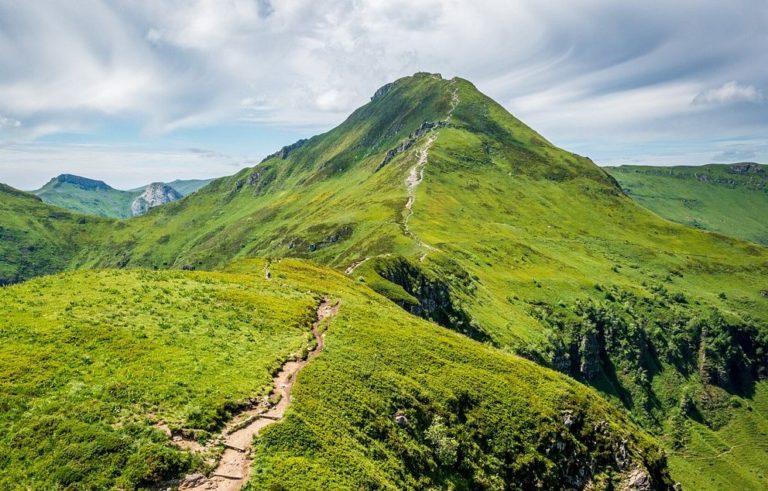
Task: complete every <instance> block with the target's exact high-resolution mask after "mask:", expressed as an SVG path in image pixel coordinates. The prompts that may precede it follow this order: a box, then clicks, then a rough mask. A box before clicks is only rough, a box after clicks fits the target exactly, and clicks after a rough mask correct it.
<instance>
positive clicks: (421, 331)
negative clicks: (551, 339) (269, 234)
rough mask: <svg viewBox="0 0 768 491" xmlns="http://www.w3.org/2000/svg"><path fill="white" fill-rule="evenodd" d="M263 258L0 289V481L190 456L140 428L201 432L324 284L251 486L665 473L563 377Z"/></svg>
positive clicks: (250, 386) (111, 483)
mask: <svg viewBox="0 0 768 491" xmlns="http://www.w3.org/2000/svg"><path fill="white" fill-rule="evenodd" d="M263 265H264V263H263V262H261V261H249V262H240V263H237V264H235V265H233V266H232V267H231V268H230V272H228V273H203V272H199V273H198V272H152V271H146V270H132V271H131V270H129V271H117V270H105V271H94V272H78V273H66V274H61V275H56V276H50V277H46V278H41V279H36V280H32V281H29V282H26V283H24V284H21V285H15V286H12V287H6V288H4V289H2V290H0V306H2V309H3V311H4V312H6V313H7V315H6V316H5V317H4V318H3V319H2V320H0V337H1V338H2V339H0V340H1V341H2V343H0V374H2V377H0V384H2V386H1V387H0V390H2V393H3V394H4V395H5V396H6V397H4V399H3V401H2V403H1V404H2V411H0V429H2V432H0V446H2V448H3V449H5V450H6V452H4V453H3V455H2V458H0V486H2V487H3V488H6V489H10V488H14V487H17V486H19V485H20V486H22V487H24V486H27V487H35V488H55V487H62V488H69V487H71V488H76V489H104V488H110V487H121V488H127V489H133V488H135V487H144V486H149V485H151V484H152V483H155V482H158V481H161V480H163V479H167V478H169V477H174V476H178V475H180V474H181V473H183V472H185V471H189V470H192V469H200V468H201V467H202V465H203V464H202V462H201V461H200V460H199V458H197V457H195V456H193V455H190V454H188V453H186V452H184V451H182V450H180V449H178V448H176V447H173V446H171V445H170V442H169V441H168V437H167V436H165V434H163V433H162V432H160V431H159V430H157V429H155V428H154V427H153V424H154V423H155V422H157V421H158V420H165V421H167V422H168V423H169V424H170V426H171V427H172V428H177V429H181V430H191V429H194V430H197V435H198V436H199V437H200V438H202V439H205V438H206V435H207V433H206V432H209V431H212V430H214V429H215V428H217V427H218V426H219V425H220V423H221V421H222V420H223V419H225V418H227V417H228V415H229V414H230V413H231V412H232V411H233V410H235V409H236V408H237V407H238V405H240V404H242V403H243V402H245V401H247V400H249V399H250V398H253V397H255V396H258V395H260V394H263V393H264V391H265V389H266V386H267V384H268V382H269V379H270V372H271V371H272V370H274V369H275V367H276V366H277V365H276V364H277V361H278V360H280V359H282V358H284V357H285V356H286V355H287V354H288V353H291V352H296V351H297V350H300V349H301V347H302V346H303V345H304V344H305V343H306V342H307V341H308V339H309V336H308V326H309V324H310V323H311V321H312V319H313V317H314V307H315V305H316V304H317V301H318V298H319V297H320V296H321V295H322V296H328V297H331V298H334V299H338V300H340V301H341V310H340V312H339V314H338V315H337V316H336V317H335V318H333V320H332V321H330V325H326V326H324V327H326V328H328V329H329V331H328V333H327V337H326V341H327V346H326V349H325V351H323V353H322V354H321V355H320V356H319V357H318V358H316V359H314V360H313V361H312V362H311V363H310V364H309V365H308V366H307V367H306V368H305V370H303V371H302V372H301V373H300V374H299V380H298V382H297V385H296V386H295V387H294V394H293V402H292V405H291V406H290V408H289V411H288V414H287V416H286V419H285V420H284V421H282V422H281V423H279V424H276V425H273V426H271V427H270V428H269V429H268V430H266V431H265V434H264V436H263V437H262V438H260V439H259V440H258V446H257V449H256V454H255V474H254V479H253V481H252V483H251V486H253V487H256V488H270V489H276V488H280V486H284V487H286V488H287V489H296V488H300V489H307V488H313V487H314V488H317V489H328V488H329V487H332V488H334V489H359V488H360V487H364V488H370V487H378V488H383V489H417V488H423V487H429V486H438V487H444V486H449V485H455V486H457V487H458V488H459V489H470V488H471V489H497V488H498V487H499V485H500V483H502V482H504V481H506V482H510V483H518V484H519V485H520V486H521V487H530V486H532V485H536V484H542V485H545V486H553V485H556V484H557V483H562V482H574V483H577V482H580V483H582V484H583V483H586V482H587V481H590V482H593V483H594V484H595V485H596V486H597V489H601V488H605V487H606V486H609V484H610V483H613V484H618V483H620V482H622V481H624V480H626V479H627V477H628V474H629V472H630V471H631V470H634V469H643V470H644V472H647V474H648V475H649V477H650V478H651V479H653V482H654V483H655V485H657V486H658V488H660V489H661V488H664V487H665V486H666V485H668V484H669V478H668V475H667V471H666V462H665V457H664V455H663V453H662V452H661V451H660V449H659V448H658V445H657V444H656V443H655V441H654V440H653V439H652V438H651V437H649V436H648V435H646V434H644V433H643V432H642V431H639V430H638V429H637V428H636V427H635V426H634V425H633V424H632V423H630V422H629V421H627V419H626V417H625V416H624V415H623V414H622V413H621V412H619V411H617V410H616V409H614V408H613V407H612V406H610V405H609V404H607V403H606V402H604V401H603V400H602V399H600V398H599V397H598V396H597V395H596V394H595V393H594V392H592V391H591V390H589V389H587V388H585V387H583V386H581V385H580V384H578V383H576V382H574V381H573V380H571V379H568V378H567V377H564V376H562V375H560V374H557V373H556V372H553V371H550V370H547V369H544V368H541V367H538V366H537V365H535V364H533V363H531V362H529V361H526V360H523V359H521V358H518V357H516V356H512V355H508V354H504V353H501V352H499V351H497V350H494V349H491V348H489V347H487V346H485V345H482V344H479V343H475V342H473V341H471V340H468V339H466V338H465V337H463V336H461V335H458V334H455V333H451V332H449V331H446V330H444V329H442V328H440V327H438V326H435V325H434V324H431V323H428V322H426V321H423V320H420V319H418V318H416V317H413V316H410V315H408V314H406V313H405V312H403V310H402V309H400V308H398V307H397V306H395V305H394V304H392V303H390V302H388V301H387V300H385V299H384V298H382V297H380V296H378V295H376V294H375V293H373V292H372V291H371V290H369V289H366V288H364V287H361V286H360V285H357V284H355V283H354V282H353V281H351V280H349V279H348V278H345V277H344V276H343V275H341V274H338V273H336V272H333V271H331V270H327V269H324V268H321V267H318V266H314V265H310V264H307V263H303V262H300V261H295V260H284V261H281V262H279V263H277V264H275V263H273V264H272V266H271V270H272V279H271V280H266V279H264V273H263ZM40 299H45V302H43V301H41V300H40ZM372 314H373V315H372ZM397 412H399V413H398V414H402V415H404V416H405V418H406V420H407V423H406V424H405V425H404V426H398V425H397V424H396V423H395V422H394V417H395V413H397ZM617 452H618V454H617ZM617 455H618V457H617ZM307 472H311V475H312V480H311V481H307V475H308V474H307Z"/></svg>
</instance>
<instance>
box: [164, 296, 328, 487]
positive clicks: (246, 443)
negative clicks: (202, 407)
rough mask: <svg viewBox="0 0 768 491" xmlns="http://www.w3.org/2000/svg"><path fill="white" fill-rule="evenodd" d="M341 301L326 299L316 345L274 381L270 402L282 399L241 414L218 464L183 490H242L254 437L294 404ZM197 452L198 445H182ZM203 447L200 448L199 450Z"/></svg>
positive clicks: (315, 333)
mask: <svg viewBox="0 0 768 491" xmlns="http://www.w3.org/2000/svg"><path fill="white" fill-rule="evenodd" d="M339 307H340V302H339V301H337V302H335V303H332V302H331V301H330V300H329V299H327V298H325V299H323V301H322V302H320V305H319V306H318V307H317V317H316V319H315V322H314V323H313V324H312V335H313V336H314V338H315V342H316V345H315V347H314V349H312V351H310V352H309V354H308V355H307V357H306V358H305V359H303V360H297V361H287V362H285V363H284V364H283V367H282V369H281V370H280V372H279V373H278V374H277V375H275V376H274V377H273V378H272V393H271V394H270V400H275V399H278V402H277V403H276V404H274V405H271V406H269V405H259V406H257V407H255V408H253V409H249V410H246V411H243V412H241V413H239V414H237V415H236V416H235V417H234V418H233V419H232V420H231V421H230V422H229V423H228V424H227V425H226V427H225V429H224V431H223V441H220V442H219V444H221V445H223V446H224V453H223V454H222V455H221V459H220V460H219V462H218V465H217V466H216V468H215V469H214V471H213V472H212V473H211V477H209V478H206V477H203V476H201V475H199V474H198V475H191V476H187V477H185V478H184V479H183V480H182V481H181V483H180V485H179V489H184V490H196V491H197V490H199V491H203V490H205V491H212V490H214V491H237V490H239V489H240V488H242V487H243V486H244V485H245V483H246V482H248V478H249V477H250V473H251V461H252V457H251V447H252V445H253V438H254V436H256V435H258V434H259V432H260V431H261V430H262V429H264V428H266V427H267V426H269V425H271V424H273V423H275V422H277V421H280V420H281V419H282V418H283V416H284V415H285V411H286V409H288V406H289V405H290V404H291V389H292V388H293V384H294V383H295V382H296V375H297V374H298V373H299V371H300V370H301V369H302V368H304V367H305V366H306V365H307V364H308V363H309V362H310V361H312V359H313V358H314V357H316V356H317V355H318V354H319V353H320V352H321V351H323V349H324V348H325V339H324V335H323V334H321V333H320V330H319V328H320V324H321V323H322V322H323V321H324V320H325V319H328V318H330V317H333V316H334V315H336V314H337V313H338V311H339ZM181 446H186V447H187V448H191V449H192V450H195V448H194V445H181ZM199 448H202V447H199V446H198V449H199Z"/></svg>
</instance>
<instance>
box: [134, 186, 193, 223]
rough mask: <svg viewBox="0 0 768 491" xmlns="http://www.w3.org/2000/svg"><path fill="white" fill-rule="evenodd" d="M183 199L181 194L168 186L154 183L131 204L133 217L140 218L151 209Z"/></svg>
mask: <svg viewBox="0 0 768 491" xmlns="http://www.w3.org/2000/svg"><path fill="white" fill-rule="evenodd" d="M178 199H181V194H179V192H178V191H176V190H175V189H173V188H172V187H170V186H169V185H167V184H164V183H162V182H153V183H152V184H150V185H148V186H147V187H146V189H144V192H143V193H141V194H140V195H139V196H138V197H137V198H136V199H135V200H133V203H131V215H133V216H138V215H143V214H144V213H146V212H148V211H149V210H150V209H151V208H154V207H156V206H160V205H164V204H166V203H170V202H172V201H176V200H178Z"/></svg>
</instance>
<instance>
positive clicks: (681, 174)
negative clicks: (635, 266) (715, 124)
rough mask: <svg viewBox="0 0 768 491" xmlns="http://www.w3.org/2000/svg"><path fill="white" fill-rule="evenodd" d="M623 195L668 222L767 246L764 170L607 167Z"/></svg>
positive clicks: (746, 165) (767, 176) (750, 166)
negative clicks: (624, 193) (622, 190)
mask: <svg viewBox="0 0 768 491" xmlns="http://www.w3.org/2000/svg"><path fill="white" fill-rule="evenodd" d="M606 170H607V171H608V172H609V173H610V174H611V175H612V176H613V177H614V178H616V180H617V181H619V183H621V186H622V188H624V191H625V192H626V193H627V194H628V195H629V196H631V197H632V198H633V199H634V200H636V201H637V202H638V203H640V204H641V205H643V206H645V207H646V208H648V209H649V210H651V211H653V212H654V213H657V214H659V215H660V216H662V217H664V218H667V219H669V220H672V221H675V222H678V223H683V224H686V225H690V226H693V227H696V228H700V229H703V230H711V231H713V232H719V233H722V234H725V235H730V236H732V237H737V238H740V239H744V240H750V241H752V242H756V243H759V244H762V245H768V166H766V165H761V164H755V163H752V162H742V163H737V164H710V165H703V166H698V167H686V166H676V167H650V166H637V165H622V166H620V167H612V168H606Z"/></svg>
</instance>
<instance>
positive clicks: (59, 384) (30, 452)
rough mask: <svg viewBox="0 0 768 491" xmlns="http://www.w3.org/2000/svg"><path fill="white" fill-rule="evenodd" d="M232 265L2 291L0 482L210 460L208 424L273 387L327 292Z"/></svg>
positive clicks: (117, 475)
mask: <svg viewBox="0 0 768 491" xmlns="http://www.w3.org/2000/svg"><path fill="white" fill-rule="evenodd" d="M257 283H258V282H256V281H254V279H253V278H251V277H247V276H242V275H233V274H221V273H181V272H150V271H97V272H81V273H67V274H62V275H58V276H51V277H46V278H41V279H36V280H32V281H29V282H26V283H24V284H21V285H15V286H11V287H6V288H3V289H1V290H0V310H2V312H3V316H2V318H0V393H2V394H3V398H2V401H0V447H2V448H3V452H2V456H0V487H2V488H3V489H17V488H19V487H21V488H35V489H53V488H57V487H61V488H72V489H107V488H113V487H120V488H126V489H133V488H135V487H136V486H144V485H147V484H150V483H152V482H157V481H158V480H161V479H165V478H169V477H175V476H177V475H178V474H179V473H180V472H182V471H184V470H191V469H193V468H200V467H201V466H202V462H201V461H200V460H199V458H193V457H192V456H191V455H189V454H187V453H185V452H182V451H181V450H179V449H176V448H175V447H172V446H170V445H169V441H168V437H166V436H165V434H164V433H162V432H161V431H159V430H157V429H155V428H154V427H153V426H152V425H153V424H154V423H155V422H157V421H159V420H164V421H166V422H168V424H169V425H170V426H171V428H186V429H196V430H200V431H199V432H198V435H200V437H201V438H205V435H206V432H209V431H212V430H214V429H215V428H217V427H218V426H219V424H220V423H221V421H223V420H224V419H226V418H227V417H228V415H229V414H230V412H231V411H233V410H235V409H237V407H238V406H239V405H241V404H243V403H244V402H247V401H248V400H249V399H250V398H253V397H256V396H259V395H262V394H264V392H265V390H268V386H269V384H270V380H271V376H270V373H271V371H272V370H274V368H275V367H276V366H278V363H279V361H280V360H281V359H284V358H285V357H286V356H287V355H288V354H289V353H293V352H296V351H298V350H299V349H300V348H301V346H302V345H304V344H306V343H307V341H308V334H307V333H308V328H309V327H308V326H309V324H310V323H311V322H312V318H313V313H314V312H313V311H314V305H315V303H316V299H315V298H314V297H313V296H312V295H309V294H307V293H305V292H299V291H296V290H283V289H280V288H273V287H271V285H269V284H258V287H256V284H257Z"/></svg>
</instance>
